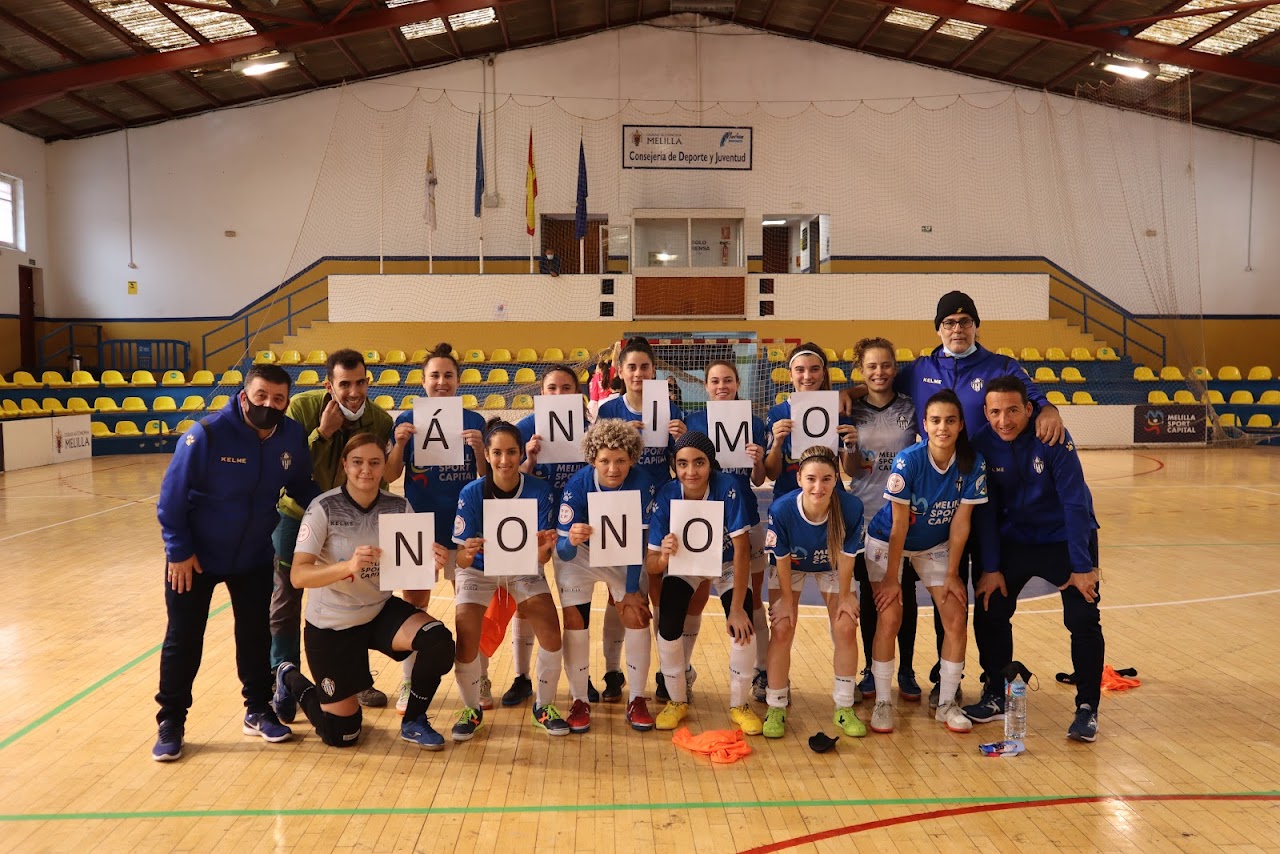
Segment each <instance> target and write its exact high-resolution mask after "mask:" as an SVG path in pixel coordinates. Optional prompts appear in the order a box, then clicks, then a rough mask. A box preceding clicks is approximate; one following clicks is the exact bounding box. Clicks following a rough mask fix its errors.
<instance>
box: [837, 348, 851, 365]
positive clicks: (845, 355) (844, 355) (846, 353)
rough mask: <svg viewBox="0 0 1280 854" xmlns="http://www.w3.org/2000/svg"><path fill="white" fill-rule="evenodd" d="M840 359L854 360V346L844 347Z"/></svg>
mask: <svg viewBox="0 0 1280 854" xmlns="http://www.w3.org/2000/svg"><path fill="white" fill-rule="evenodd" d="M840 361H842V362H852V361H853V348H852V347H845V348H844V352H843V353H841V354H840Z"/></svg>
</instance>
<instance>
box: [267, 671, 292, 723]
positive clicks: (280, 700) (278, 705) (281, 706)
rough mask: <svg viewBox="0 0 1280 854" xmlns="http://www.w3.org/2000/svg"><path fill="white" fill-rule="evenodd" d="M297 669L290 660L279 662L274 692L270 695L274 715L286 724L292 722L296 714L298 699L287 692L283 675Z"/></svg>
mask: <svg viewBox="0 0 1280 854" xmlns="http://www.w3.org/2000/svg"><path fill="white" fill-rule="evenodd" d="M297 669H298V666H297V665H296V664H294V663H292V662H290V661H282V662H280V666H279V667H277V668H276V692H275V693H274V694H272V695H271V708H273V709H275V711H276V717H278V718H279V719H280V720H282V721H284V722H285V723H287V724H291V723H293V719H294V718H296V717H297V716H298V701H297V700H296V699H294V696H293V694H291V693H290V692H289V686H288V685H287V684H286V683H285V681H284V675H285V674H286V673H288V672H289V671H290V670H297Z"/></svg>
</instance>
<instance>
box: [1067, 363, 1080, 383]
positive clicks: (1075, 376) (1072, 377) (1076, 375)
mask: <svg viewBox="0 0 1280 854" xmlns="http://www.w3.org/2000/svg"><path fill="white" fill-rule="evenodd" d="M1062 381H1063V382H1064V383H1082V382H1084V374H1082V373H1080V369H1079V368H1077V367H1075V366H1074V365H1067V366H1066V367H1065V368H1063V369H1062Z"/></svg>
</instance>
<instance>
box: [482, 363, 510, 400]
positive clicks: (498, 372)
mask: <svg viewBox="0 0 1280 854" xmlns="http://www.w3.org/2000/svg"><path fill="white" fill-rule="evenodd" d="M485 382H486V383H488V384H489V385H505V384H506V383H509V382H511V375H510V374H508V373H507V369H506V368H494V369H493V370H491V371H489V377H488V378H487V379H486V380H485ZM488 408H489V407H487V406H486V407H485V409H488Z"/></svg>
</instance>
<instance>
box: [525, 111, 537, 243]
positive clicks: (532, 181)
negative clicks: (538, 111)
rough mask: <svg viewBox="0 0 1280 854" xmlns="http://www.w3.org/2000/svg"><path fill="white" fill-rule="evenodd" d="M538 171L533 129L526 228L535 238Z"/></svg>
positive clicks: (528, 172) (527, 185)
mask: <svg viewBox="0 0 1280 854" xmlns="http://www.w3.org/2000/svg"><path fill="white" fill-rule="evenodd" d="M537 200H538V170H537V169H535V168H534V166H533V128H529V163H528V165H527V166H525V170H524V228H525V231H527V232H529V236H530V237H533V233H534V231H535V230H536V229H537V226H538V213H537Z"/></svg>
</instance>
